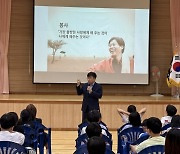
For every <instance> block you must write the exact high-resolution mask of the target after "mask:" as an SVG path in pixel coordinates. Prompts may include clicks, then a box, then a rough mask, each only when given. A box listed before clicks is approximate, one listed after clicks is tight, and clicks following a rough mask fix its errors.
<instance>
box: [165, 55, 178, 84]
mask: <svg viewBox="0 0 180 154" xmlns="http://www.w3.org/2000/svg"><path fill="white" fill-rule="evenodd" d="M167 84H168V86H169V87H172V86H175V87H180V54H174V56H173V58H172V61H171V67H170V69H169V71H168V74H167Z"/></svg>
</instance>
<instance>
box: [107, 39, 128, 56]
mask: <svg viewBox="0 0 180 154" xmlns="http://www.w3.org/2000/svg"><path fill="white" fill-rule="evenodd" d="M113 40H116V41H117V43H118V45H119V46H123V49H122V53H124V49H125V42H124V40H123V38H121V37H112V38H111V39H110V40H109V44H110V43H111V41H113Z"/></svg>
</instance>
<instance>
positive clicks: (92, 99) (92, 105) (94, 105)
mask: <svg viewBox="0 0 180 154" xmlns="http://www.w3.org/2000/svg"><path fill="white" fill-rule="evenodd" d="M88 86H89V84H88V83H85V84H84V85H83V86H82V87H81V86H78V87H77V86H76V90H77V94H78V95H82V94H83V102H82V108H81V110H82V111H83V112H86V111H87V108H88V111H91V110H94V109H96V110H99V99H100V98H101V97H102V87H101V85H100V84H98V83H96V82H95V83H94V85H93V87H92V93H90V94H89V92H88V91H87V87H88Z"/></svg>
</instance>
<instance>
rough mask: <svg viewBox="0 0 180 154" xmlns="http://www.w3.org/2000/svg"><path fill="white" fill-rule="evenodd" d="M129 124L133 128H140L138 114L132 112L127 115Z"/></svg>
mask: <svg viewBox="0 0 180 154" xmlns="http://www.w3.org/2000/svg"><path fill="white" fill-rule="evenodd" d="M129 123H130V124H131V125H133V126H134V127H138V126H141V117H140V115H139V113H138V112H132V113H131V114H130V115H129Z"/></svg>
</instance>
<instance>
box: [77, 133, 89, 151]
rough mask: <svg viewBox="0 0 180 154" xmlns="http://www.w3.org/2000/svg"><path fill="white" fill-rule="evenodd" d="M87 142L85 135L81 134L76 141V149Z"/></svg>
mask: <svg viewBox="0 0 180 154" xmlns="http://www.w3.org/2000/svg"><path fill="white" fill-rule="evenodd" d="M87 141H88V136H87V134H82V135H80V136H78V138H77V139H76V149H78V148H79V147H80V146H81V145H83V144H86V143H87Z"/></svg>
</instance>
